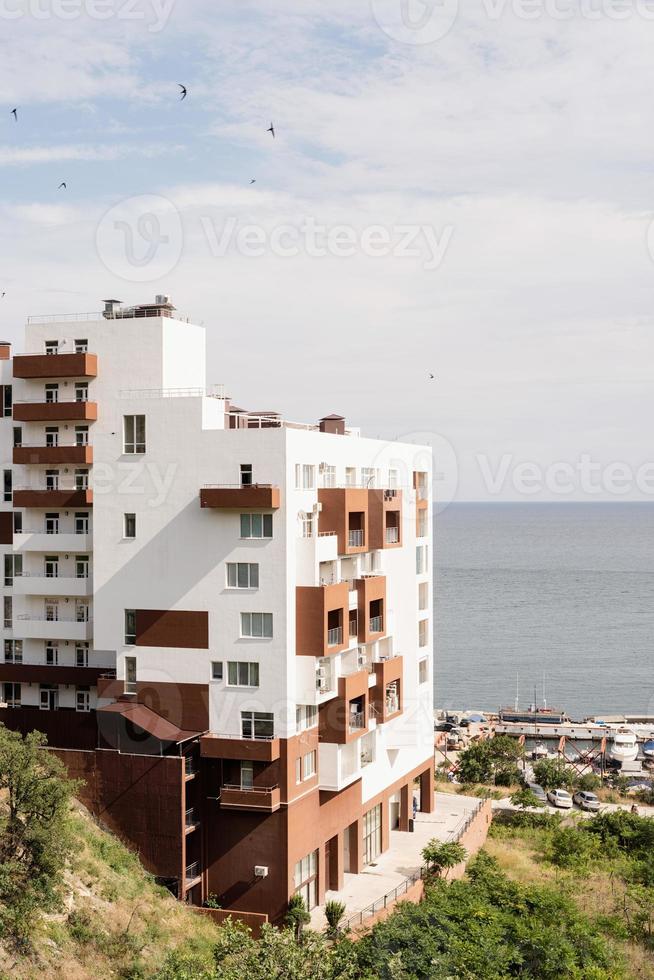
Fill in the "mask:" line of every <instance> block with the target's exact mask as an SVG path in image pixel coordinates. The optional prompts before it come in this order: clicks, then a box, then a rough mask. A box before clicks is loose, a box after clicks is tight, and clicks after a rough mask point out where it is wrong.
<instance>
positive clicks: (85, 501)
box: [13, 487, 93, 510]
mask: <svg viewBox="0 0 654 980" xmlns="http://www.w3.org/2000/svg"><path fill="white" fill-rule="evenodd" d="M13 497H14V507H40V508H41V509H45V510H48V509H52V508H53V507H60V508H74V507H92V506H93V491H92V490H89V489H88V488H87V489H86V490H79V489H77V488H75V487H69V488H66V489H59V488H58V489H56V490H47V489H46V488H45V487H44V488H43V489H42V490H30V489H22V490H14V494H13Z"/></svg>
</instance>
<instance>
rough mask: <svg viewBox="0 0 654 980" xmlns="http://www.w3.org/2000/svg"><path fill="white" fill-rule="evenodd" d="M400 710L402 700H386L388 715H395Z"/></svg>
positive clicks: (395, 698)
mask: <svg viewBox="0 0 654 980" xmlns="http://www.w3.org/2000/svg"><path fill="white" fill-rule="evenodd" d="M399 710H400V699H399V698H397V697H394V698H386V714H387V715H394V714H396V713H397V712H398V711H399Z"/></svg>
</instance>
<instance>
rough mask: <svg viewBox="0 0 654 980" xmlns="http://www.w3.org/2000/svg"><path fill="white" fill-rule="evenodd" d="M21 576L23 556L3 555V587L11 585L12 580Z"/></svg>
mask: <svg viewBox="0 0 654 980" xmlns="http://www.w3.org/2000/svg"><path fill="white" fill-rule="evenodd" d="M22 574H23V556H22V555H5V585H13V584H14V578H19V577H20V576H21V575H22Z"/></svg>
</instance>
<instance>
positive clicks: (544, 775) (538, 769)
mask: <svg viewBox="0 0 654 980" xmlns="http://www.w3.org/2000/svg"><path fill="white" fill-rule="evenodd" d="M534 781H535V782H537V783H538V784H539V786H542V787H543V789H570V788H571V786H572V784H573V782H574V772H573V770H572V769H571V768H570V766H567V765H566V764H565V762H564V761H563V759H541V760H540V762H537V763H536V764H535V766H534Z"/></svg>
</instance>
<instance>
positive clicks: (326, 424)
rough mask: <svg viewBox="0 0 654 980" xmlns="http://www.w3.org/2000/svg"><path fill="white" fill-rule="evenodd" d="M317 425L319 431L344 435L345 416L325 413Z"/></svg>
mask: <svg viewBox="0 0 654 980" xmlns="http://www.w3.org/2000/svg"><path fill="white" fill-rule="evenodd" d="M318 427H319V429H320V431H321V432H329V433H330V434H331V435H335V436H344V435H345V418H344V417H343V416H342V415H325V417H324V418H322V419H320V421H319V423H318Z"/></svg>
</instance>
